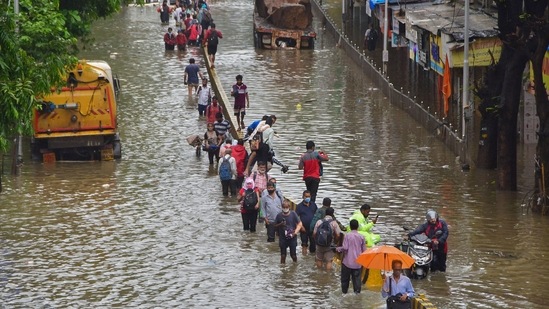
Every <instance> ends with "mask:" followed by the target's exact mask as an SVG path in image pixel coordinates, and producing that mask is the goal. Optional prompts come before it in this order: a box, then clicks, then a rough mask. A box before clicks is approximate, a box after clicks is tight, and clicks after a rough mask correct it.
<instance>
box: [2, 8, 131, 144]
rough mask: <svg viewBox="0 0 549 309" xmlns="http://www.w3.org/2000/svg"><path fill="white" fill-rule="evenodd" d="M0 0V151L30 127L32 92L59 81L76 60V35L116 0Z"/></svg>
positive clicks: (108, 12)
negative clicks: (16, 3) (16, 8)
mask: <svg viewBox="0 0 549 309" xmlns="http://www.w3.org/2000/svg"><path fill="white" fill-rule="evenodd" d="M8 3H10V4H11V5H13V4H12V3H13V2H12V1H0V152H5V151H6V150H7V149H8V147H9V140H10V139H11V138H12V137H13V136H14V135H15V134H18V133H23V134H26V135H28V134H31V133H32V125H31V124H32V122H31V121H32V112H33V109H34V108H36V107H37V105H38V102H37V100H36V98H37V97H40V96H41V95H44V94H46V93H48V92H49V91H51V87H52V86H59V85H61V84H62V83H63V82H64V81H63V80H62V79H63V78H64V71H65V70H66V68H67V67H71V66H73V65H74V64H75V63H76V62H77V60H78V59H77V57H76V52H77V49H76V44H77V38H82V37H85V36H86V35H88V34H89V33H90V28H91V24H92V22H93V21H95V20H97V19H98V18H103V17H107V16H109V15H111V14H113V13H115V12H117V11H118V10H119V9H120V5H121V0H53V1H50V0H20V1H19V4H20V6H19V10H20V13H19V14H17V15H16V14H15V13H14V8H13V7H12V6H9V7H8Z"/></svg>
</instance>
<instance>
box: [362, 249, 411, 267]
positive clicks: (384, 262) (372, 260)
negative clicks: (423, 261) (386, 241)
mask: <svg viewBox="0 0 549 309" xmlns="http://www.w3.org/2000/svg"><path fill="white" fill-rule="evenodd" d="M394 260H400V261H402V268H411V267H412V265H414V263H415V261H414V259H413V258H412V257H411V256H409V255H408V254H406V253H404V252H402V251H400V250H399V249H398V248H396V247H393V246H377V247H372V248H369V249H367V250H366V251H364V252H362V253H361V254H360V255H359V256H358V257H357V258H356V262H357V263H359V264H360V265H362V266H364V267H365V268H369V269H381V270H391V263H392V262H393V261H394Z"/></svg>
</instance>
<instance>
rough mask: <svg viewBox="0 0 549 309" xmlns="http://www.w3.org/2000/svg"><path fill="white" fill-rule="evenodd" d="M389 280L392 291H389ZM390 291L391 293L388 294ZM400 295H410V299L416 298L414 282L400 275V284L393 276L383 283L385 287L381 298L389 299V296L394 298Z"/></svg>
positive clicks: (382, 289)
mask: <svg viewBox="0 0 549 309" xmlns="http://www.w3.org/2000/svg"><path fill="white" fill-rule="evenodd" d="M389 280H391V284H390V285H391V290H390V291H389ZM386 291H389V292H386ZM398 293H400V294H404V293H406V294H408V297H409V298H412V297H414V293H415V291H414V287H413V286H412V282H411V281H410V278H408V277H406V276H404V275H403V274H401V275H400V279H399V280H398V283H397V282H396V281H395V279H394V278H393V276H390V277H387V278H386V279H385V281H384V282H383V287H382V288H381V296H383V297H387V296H394V295H397V294H398Z"/></svg>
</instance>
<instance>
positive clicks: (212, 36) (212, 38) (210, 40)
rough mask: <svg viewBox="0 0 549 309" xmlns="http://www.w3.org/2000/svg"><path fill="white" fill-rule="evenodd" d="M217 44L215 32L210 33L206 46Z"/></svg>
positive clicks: (217, 38) (217, 39)
mask: <svg viewBox="0 0 549 309" xmlns="http://www.w3.org/2000/svg"><path fill="white" fill-rule="evenodd" d="M217 44H219V37H218V36H217V30H212V31H210V36H209V37H208V45H213V46H215V45H217Z"/></svg>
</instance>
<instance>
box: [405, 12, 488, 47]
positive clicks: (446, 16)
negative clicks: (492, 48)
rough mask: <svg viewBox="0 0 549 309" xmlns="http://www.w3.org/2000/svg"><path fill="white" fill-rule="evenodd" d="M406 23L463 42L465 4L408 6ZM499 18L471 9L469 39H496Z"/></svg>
mask: <svg viewBox="0 0 549 309" xmlns="http://www.w3.org/2000/svg"><path fill="white" fill-rule="evenodd" d="M404 10H405V11H406V21H407V23H409V24H411V25H412V26H416V27H419V28H422V29H425V30H427V31H429V32H431V33H435V34H438V33H439V31H440V32H443V33H446V34H448V35H450V36H452V37H453V38H454V40H455V41H457V42H463V40H464V37H465V35H464V32H463V28H464V27H465V15H464V12H465V11H464V4H463V3H453V4H450V3H448V4H435V3H419V4H407V5H406V7H405V8H404ZM496 27H497V18H496V17H492V16H489V15H488V14H486V13H484V12H482V11H479V10H478V9H474V8H470V9H469V38H471V39H472V38H490V37H496V36H497V35H498V34H499V32H498V31H497V30H495V29H494V28H496Z"/></svg>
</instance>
